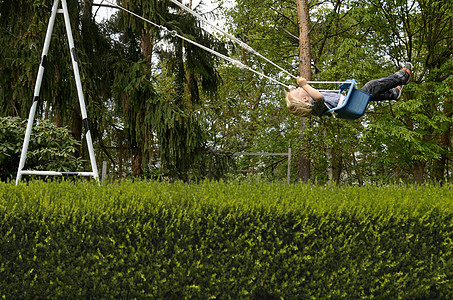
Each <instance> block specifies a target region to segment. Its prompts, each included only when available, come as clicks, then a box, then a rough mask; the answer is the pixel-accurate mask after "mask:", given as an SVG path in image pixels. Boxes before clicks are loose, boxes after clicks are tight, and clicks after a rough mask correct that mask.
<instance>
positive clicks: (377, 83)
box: [361, 63, 412, 101]
mask: <svg viewBox="0 0 453 300" xmlns="http://www.w3.org/2000/svg"><path fill="white" fill-rule="evenodd" d="M411 73H412V64H411V63H406V65H405V66H404V68H402V69H401V70H399V71H398V72H396V73H395V74H393V75H390V76H388V77H385V78H380V79H375V80H371V81H369V82H367V83H366V84H365V85H364V86H363V87H362V88H361V90H362V91H364V92H366V93H369V94H371V95H373V96H374V98H375V99H372V100H374V101H379V100H394V99H387V98H382V97H384V96H385V97H392V95H393V94H394V91H393V92H392V91H391V90H392V89H393V88H396V87H397V86H401V85H404V84H407V83H408V82H409V80H410V77H411ZM390 92H391V93H392V95H390V94H388V93H390Z"/></svg>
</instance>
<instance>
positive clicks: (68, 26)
mask: <svg viewBox="0 0 453 300" xmlns="http://www.w3.org/2000/svg"><path fill="white" fill-rule="evenodd" d="M61 5H62V7H63V14H64V21H65V25H66V33H67V35H68V43H69V50H70V52H71V60H72V67H73V69H74V77H75V81H76V86H77V94H78V97H79V102H80V111H81V113H82V121H83V125H84V128H85V137H86V141H87V146H88V152H89V154H90V161H91V167H92V169H93V177H94V178H95V179H96V180H97V181H98V182H99V173H98V167H97V165H96V159H95V157H94V149H93V141H92V140H91V133H90V128H89V126H88V118H87V112H86V108H85V99H84V97H83V89H82V82H81V80H80V73H79V66H78V63H77V58H76V51H75V47H74V39H73V37H72V30H71V23H70V21H69V13H68V6H67V4H66V0H61Z"/></svg>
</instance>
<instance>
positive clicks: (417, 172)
mask: <svg viewBox="0 0 453 300" xmlns="http://www.w3.org/2000/svg"><path fill="white" fill-rule="evenodd" d="M424 172H425V164H424V163H423V162H420V161H418V162H414V166H413V175H414V181H415V182H416V183H417V184H423V173H424Z"/></svg>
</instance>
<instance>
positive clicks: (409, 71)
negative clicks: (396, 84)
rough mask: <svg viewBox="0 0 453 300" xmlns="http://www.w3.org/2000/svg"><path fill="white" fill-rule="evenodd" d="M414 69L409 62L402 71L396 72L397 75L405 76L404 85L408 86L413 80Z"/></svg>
mask: <svg viewBox="0 0 453 300" xmlns="http://www.w3.org/2000/svg"><path fill="white" fill-rule="evenodd" d="M413 67H414V66H412V64H411V63H410V62H408V63H406V64H405V65H404V67H403V68H402V69H401V70H399V71H398V72H396V74H398V75H401V76H403V78H404V83H403V85H404V84H408V83H409V80H411V74H412V68H413Z"/></svg>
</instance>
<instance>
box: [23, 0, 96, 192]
mask: <svg viewBox="0 0 453 300" xmlns="http://www.w3.org/2000/svg"><path fill="white" fill-rule="evenodd" d="M60 2H61V6H62V9H58V4H59V3H60ZM57 13H62V14H63V15H64V21H65V27H66V34H67V38H68V43H69V50H70V53H71V61H72V67H73V70H74V77H75V82H76V87H77V95H78V98H79V103H80V111H81V114H82V121H83V124H84V128H85V138H86V142H87V146H88V152H89V155H90V162H91V168H92V172H56V171H31V170H23V168H24V166H25V160H26V158H27V150H28V144H29V142H30V135H31V130H32V127H33V121H34V118H35V113H36V108H37V106H38V101H39V92H40V89H41V83H42V79H43V75H44V69H45V65H46V60H47V53H48V50H49V46H50V40H51V36H52V30H53V27H54V24H55V18H56V15H57ZM22 175H44V176H52V175H56V176H63V175H77V176H92V177H93V178H94V179H95V180H96V181H97V182H98V183H99V174H98V168H97V165H96V159H95V156H94V149H93V141H92V139H91V133H90V128H89V127H88V119H87V112H86V108H85V100H84V97H83V90H82V82H81V80H80V73H79V66H78V63H77V58H76V52H75V47H74V39H73V36H72V30H71V23H70V20H69V13H68V6H67V3H66V0H54V3H53V6H52V13H51V16H50V19H49V24H48V27H47V32H46V38H45V41H44V46H43V50H42V58H41V64H40V66H39V70H38V76H37V79H36V83H35V89H34V93H33V105H32V107H31V109H30V114H29V117H28V123H27V129H26V132H25V138H24V144H23V147H22V152H21V155H20V163H19V167H18V170H17V177H16V185H18V184H19V182H20V181H21V179H22Z"/></svg>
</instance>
